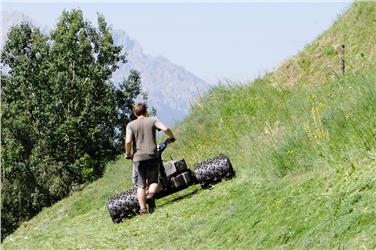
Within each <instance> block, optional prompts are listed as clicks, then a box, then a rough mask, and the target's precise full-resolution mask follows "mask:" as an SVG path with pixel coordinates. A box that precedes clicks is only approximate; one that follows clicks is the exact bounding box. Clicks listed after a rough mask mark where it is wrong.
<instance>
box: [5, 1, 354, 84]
mask: <svg viewBox="0 0 376 250" xmlns="http://www.w3.org/2000/svg"><path fill="white" fill-rule="evenodd" d="M349 6H350V3H349V2H348V1H344V2H338V1H337V2H319V1H313V2H284V1H274V2H236V3H234V2H214V1H213V2H211V1H206V2H204V3H202V2H195V1H191V2H172V1H167V2H166V1H165V2H156V1H148V2H124V1H121V0H118V1H103V2H101V1H95V2H90V1H74V2H72V1H70V2H63V1H39V2H32V1H22V2H15V1H12V2H10V1H3V3H2V9H3V10H6V11H11V10H16V11H21V12H23V13H24V14H26V15H28V16H30V17H31V18H32V19H34V20H35V21H37V23H39V24H41V25H48V26H50V27H53V26H54V25H55V24H56V20H57V18H58V16H59V15H60V14H61V12H62V10H63V9H71V8H79V9H81V10H83V13H84V15H85V17H86V18H88V19H90V20H91V21H92V22H93V23H96V12H101V13H103V14H104V16H105V18H106V20H107V22H108V23H109V24H111V25H112V26H113V28H114V29H121V30H125V31H126V32H127V33H128V34H129V35H130V36H131V37H132V38H133V39H136V40H137V41H139V43H140V44H141V46H142V47H143V49H144V52H145V53H147V54H150V55H154V56H156V55H163V56H165V57H167V58H168V59H170V60H171V61H172V62H173V63H176V64H179V65H181V66H183V67H185V68H186V69H188V70H189V71H191V72H192V73H194V74H196V75H197V76H199V77H201V78H202V79H204V80H206V81H208V82H209V83H212V84H214V83H216V82H218V81H220V80H225V79H231V80H234V81H242V82H245V81H247V80H252V79H253V78H255V77H257V76H258V75H262V74H263V73H264V72H265V71H267V70H271V69H273V68H274V67H276V66H277V65H278V64H279V63H281V62H282V61H283V60H284V59H286V58H287V57H289V56H291V55H294V54H295V53H297V52H298V51H299V50H301V49H303V48H304V46H305V45H306V44H307V43H309V42H310V41H312V40H314V39H315V38H316V37H317V36H318V35H320V34H321V33H322V32H323V31H324V30H326V29H327V28H328V27H330V25H331V24H332V23H333V21H334V20H335V19H336V17H337V16H338V15H339V14H342V13H343V12H344V11H345V10H346V9H347V8H348V7H349Z"/></svg>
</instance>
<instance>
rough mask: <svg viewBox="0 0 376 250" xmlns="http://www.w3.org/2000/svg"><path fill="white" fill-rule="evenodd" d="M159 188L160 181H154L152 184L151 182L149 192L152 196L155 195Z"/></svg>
mask: <svg viewBox="0 0 376 250" xmlns="http://www.w3.org/2000/svg"><path fill="white" fill-rule="evenodd" d="M157 190H158V183H152V184H150V186H149V192H148V193H149V194H150V195H151V196H153V197H154V196H155V194H156V193H157Z"/></svg>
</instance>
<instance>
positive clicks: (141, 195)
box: [137, 188, 146, 210]
mask: <svg viewBox="0 0 376 250" xmlns="http://www.w3.org/2000/svg"><path fill="white" fill-rule="evenodd" d="M137 199H138V203H139V204H140V209H141V210H142V209H145V207H146V193H145V188H137Z"/></svg>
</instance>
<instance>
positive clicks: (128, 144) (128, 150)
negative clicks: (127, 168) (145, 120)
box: [125, 126, 132, 160]
mask: <svg viewBox="0 0 376 250" xmlns="http://www.w3.org/2000/svg"><path fill="white" fill-rule="evenodd" d="M131 150H132V130H131V129H130V128H128V126H127V130H126V136H125V158H126V159H128V160H130V159H132V154H131Z"/></svg>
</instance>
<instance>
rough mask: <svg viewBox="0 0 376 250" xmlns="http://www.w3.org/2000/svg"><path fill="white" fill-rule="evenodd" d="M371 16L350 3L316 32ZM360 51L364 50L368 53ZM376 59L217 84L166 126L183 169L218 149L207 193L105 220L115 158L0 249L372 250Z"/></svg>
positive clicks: (121, 165) (116, 181)
mask: <svg viewBox="0 0 376 250" xmlns="http://www.w3.org/2000/svg"><path fill="white" fill-rule="evenodd" d="M364 13H368V14H367V15H365V14H364ZM354 16H356V17H357V18H354ZM373 17H376V3H360V4H356V5H355V7H353V8H352V9H351V10H350V11H349V12H348V13H347V14H346V15H345V16H344V17H342V18H341V19H340V20H341V21H340V22H336V24H335V25H334V26H333V27H332V28H331V29H330V30H329V31H327V32H326V33H325V34H324V36H325V35H329V34H330V33H331V30H335V29H337V28H338V27H339V26H340V27H347V28H346V29H344V30H342V33H343V32H352V29H351V28H350V27H354V25H355V24H357V25H358V24H359V23H361V24H362V25H364V27H363V26H361V27H358V29H360V30H362V29H366V30H371V31H372V30H373V31H376V21H375V20H374V19H373ZM352 22H355V23H352ZM341 23H342V24H341ZM343 23H346V25H345V24H343ZM370 27H371V28H370ZM342 33H341V34H342ZM335 34H338V33H333V36H335ZM357 36H362V37H360V38H357V39H359V41H361V42H359V43H354V44H353V45H352V46H354V48H349V51H358V49H356V48H355V47H356V46H358V47H359V48H363V47H364V44H369V42H370V39H372V36H373V33H372V32H371V33H370V32H359V34H358V35H357ZM319 40H320V38H319ZM313 44H315V42H314V43H313ZM311 46H313V45H311ZM367 48H368V49H367V50H364V51H365V52H363V53H366V54H372V55H374V54H375V47H374V46H368V47H367ZM302 53H304V52H302ZM302 53H301V54H302ZM350 55H351V56H356V52H354V54H349V55H348V56H350ZM299 56H300V55H298V56H297V57H296V58H297V59H296V60H299ZM322 57H326V55H322ZM375 61H376V60H375V59H372V60H370V61H369V62H367V65H363V66H361V67H360V66H358V64H359V65H360V63H359V62H357V61H354V62H353V65H352V66H351V67H354V68H358V69H359V70H358V71H356V72H350V73H349V74H348V75H347V76H346V77H344V78H340V79H339V78H338V77H333V78H330V77H329V78H325V77H324V78H322V82H315V83H316V84H307V83H314V81H313V78H316V75H315V74H313V73H306V72H305V71H302V72H300V71H299V72H298V71H296V72H295V77H296V79H301V80H300V81H298V82H297V84H276V83H277V82H278V81H277V78H276V77H277V76H276V75H274V76H273V74H277V73H272V74H269V75H267V76H266V77H264V78H262V79H258V80H256V81H255V82H254V83H253V84H252V85H249V86H232V87H230V86H221V87H217V88H215V89H214V90H213V91H212V92H211V93H210V94H209V96H207V97H205V98H204V99H203V100H202V101H201V102H200V103H198V104H197V105H196V106H195V107H194V110H193V112H192V114H191V115H190V117H188V118H187V119H186V120H185V121H184V122H183V123H182V124H180V125H179V126H178V128H176V131H177V136H178V141H177V142H176V144H173V145H172V146H171V147H169V149H167V152H166V153H165V158H169V155H170V154H171V156H172V157H173V158H185V159H186V160H187V162H188V163H189V164H190V166H193V165H194V163H195V162H196V161H198V160H203V159H206V158H208V157H210V156H213V155H215V154H218V153H221V152H223V153H226V154H228V155H229V156H230V158H231V160H232V161H233V165H234V167H235V170H236V171H237V177H236V178H235V179H233V180H230V181H224V182H222V183H219V184H217V185H216V186H215V187H214V188H212V189H208V190H201V188H200V187H199V186H192V187H190V188H189V189H186V190H183V191H181V192H180V193H177V194H174V195H172V196H169V197H166V198H164V199H161V200H158V201H157V206H158V209H157V210H156V212H155V213H153V214H151V215H147V216H143V217H135V218H133V219H131V220H127V221H124V222H123V223H120V224H112V222H111V219H110V217H109V215H108V212H107V210H106V207H105V202H106V199H107V197H108V196H110V195H113V194H115V193H117V192H120V191H122V190H124V189H126V188H128V187H130V186H131V183H130V172H131V166H130V164H129V162H126V161H125V160H123V159H119V160H118V161H116V162H114V163H113V164H110V165H109V166H108V168H107V171H106V173H105V175H104V177H103V178H101V179H100V180H98V181H96V182H95V183H93V184H91V185H89V186H88V187H87V188H85V189H84V190H82V191H81V192H77V193H74V194H73V195H72V196H70V197H68V198H67V199H64V200H62V201H61V202H59V203H57V204H56V205H54V206H53V207H51V208H46V209H44V210H43V211H42V212H41V213H40V214H39V215H38V216H36V217H35V218H34V219H32V220H30V221H29V222H27V223H24V224H23V225H22V226H21V227H20V228H19V229H18V230H17V231H16V232H15V233H13V234H12V235H11V236H9V237H8V238H7V239H6V240H5V241H4V243H3V244H2V247H3V248H4V249H51V248H52V249H68V248H71V249H77V248H79V249H92V248H93V249H126V248H131V249H137V248H157V249H192V248H203V249H215V248H219V249H249V248H261V249H270V248H273V249H275V248H280V249H306V248H307V249H310V248H314V249H331V248H335V249H337V248H338V249H374V248H376V195H375V193H376V66H375V65H374V63H375ZM287 63H290V62H289V61H288V62H287ZM283 67H284V66H281V67H280V68H279V69H278V70H281V68H283ZM349 67H350V66H349ZM351 67H350V68H351ZM336 68H337V67H336V66H335V65H332V68H331V70H332V71H335V70H336ZM360 69H362V70H360ZM278 70H277V72H278ZM328 72H329V71H328ZM283 74H285V75H288V74H290V73H289V72H288V71H283V70H282V71H281V72H279V73H278V75H279V76H280V78H278V79H284V78H283V76H282V75H283ZM273 79H274V80H275V81H272V80H273Z"/></svg>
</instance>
